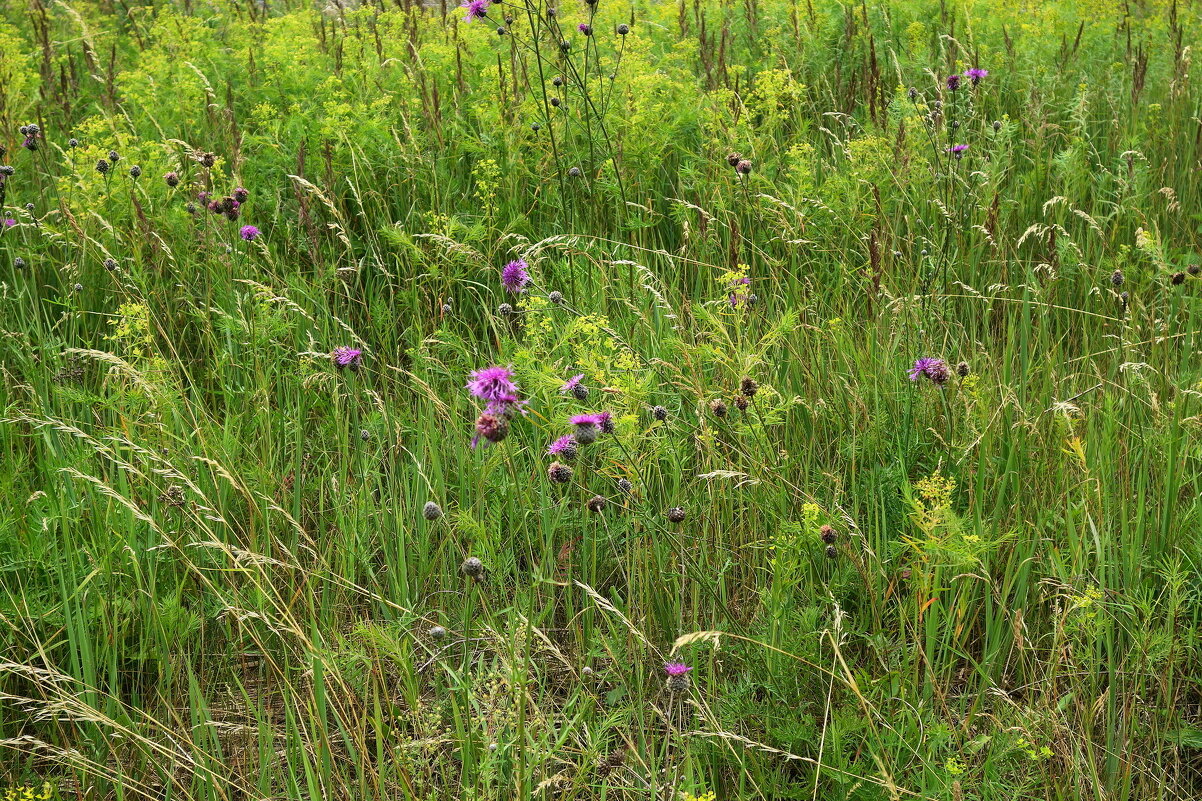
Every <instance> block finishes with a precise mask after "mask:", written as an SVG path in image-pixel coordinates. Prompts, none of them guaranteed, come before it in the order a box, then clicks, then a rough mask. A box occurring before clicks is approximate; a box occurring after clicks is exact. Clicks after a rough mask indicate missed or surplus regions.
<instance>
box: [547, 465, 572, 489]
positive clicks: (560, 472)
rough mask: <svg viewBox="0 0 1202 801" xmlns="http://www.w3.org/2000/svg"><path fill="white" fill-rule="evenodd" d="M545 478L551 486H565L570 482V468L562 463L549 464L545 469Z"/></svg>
mask: <svg viewBox="0 0 1202 801" xmlns="http://www.w3.org/2000/svg"><path fill="white" fill-rule="evenodd" d="M547 478H549V479H551V483H552V484H567V483H568V482H569V481H571V480H572V468H571V467H569V466H568V465H566V464H563V463H562V462H551V466H550V467H548V468H547Z"/></svg>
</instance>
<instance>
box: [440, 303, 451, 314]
mask: <svg viewBox="0 0 1202 801" xmlns="http://www.w3.org/2000/svg"><path fill="white" fill-rule="evenodd" d="M442 313H443V314H450V313H451V304H449V303H444V304H442Z"/></svg>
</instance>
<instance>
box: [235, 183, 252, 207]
mask: <svg viewBox="0 0 1202 801" xmlns="http://www.w3.org/2000/svg"><path fill="white" fill-rule="evenodd" d="M234 200H236V201H238V202H239V203H245V202H246V201H247V200H250V192H248V191H246V189H245V188H243V187H241V186H240V187H238V188H237V189H235V190H234Z"/></svg>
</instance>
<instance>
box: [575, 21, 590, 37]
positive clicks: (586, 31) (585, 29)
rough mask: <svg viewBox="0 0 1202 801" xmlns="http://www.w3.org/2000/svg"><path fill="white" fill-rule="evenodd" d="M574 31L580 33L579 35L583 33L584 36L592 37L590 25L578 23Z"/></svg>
mask: <svg viewBox="0 0 1202 801" xmlns="http://www.w3.org/2000/svg"><path fill="white" fill-rule="evenodd" d="M576 30H578V31H580V32H581V33H583V34H584V35H585V36H592V35H593V26H592V25H589V24H588V23H587V22H582V23H580V24H579V25H577V26H576Z"/></svg>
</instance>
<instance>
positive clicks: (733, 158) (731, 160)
mask: <svg viewBox="0 0 1202 801" xmlns="http://www.w3.org/2000/svg"><path fill="white" fill-rule="evenodd" d="M742 160H743V154H741V153H734V152H731V153H727V154H726V163H727V164H729V165H730V166H731V167H738V166H739V162H740V161H742Z"/></svg>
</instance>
